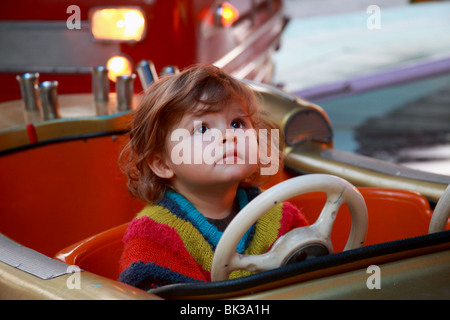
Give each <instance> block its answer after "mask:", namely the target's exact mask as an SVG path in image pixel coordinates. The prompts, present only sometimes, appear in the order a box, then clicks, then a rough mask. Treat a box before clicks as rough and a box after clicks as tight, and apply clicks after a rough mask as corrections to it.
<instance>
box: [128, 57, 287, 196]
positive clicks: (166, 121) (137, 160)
mask: <svg viewBox="0 0 450 320" xmlns="http://www.w3.org/2000/svg"><path fill="white" fill-rule="evenodd" d="M230 102H237V103H239V104H240V105H242V106H243V108H244V109H245V110H246V111H247V113H248V115H249V119H250V121H251V123H252V125H253V128H254V129H256V130H258V129H268V133H269V134H270V132H271V130H270V129H276V127H275V126H274V125H273V124H272V123H271V122H270V121H268V120H266V119H265V118H264V117H262V116H261V113H260V112H259V101H258V98H257V96H256V95H255V93H254V92H253V91H252V90H251V89H250V88H249V87H248V86H247V85H246V84H245V83H243V82H241V81H239V80H237V79H235V78H233V77H231V76H229V75H228V74H226V73H225V72H223V71H222V70H221V69H219V68H217V67H215V66H212V65H195V66H192V67H189V68H187V69H185V70H183V72H180V73H177V74H173V75H168V76H165V77H162V78H161V79H159V80H158V81H156V82H154V83H153V84H152V85H151V86H150V87H149V88H148V89H147V90H146V92H145V93H144V96H143V98H142V100H141V101H140V103H139V105H138V108H137V110H136V111H135V113H134V115H133V119H132V125H131V131H130V134H129V136H130V141H129V142H128V144H127V145H126V146H125V148H124V149H123V151H122V153H121V155H120V158H119V163H120V166H121V168H122V171H123V172H124V173H125V174H126V176H127V178H128V188H129V190H130V193H131V194H132V195H133V196H135V197H137V198H139V199H141V200H144V201H148V202H154V201H157V200H158V199H160V198H161V197H162V196H163V195H164V192H165V190H166V188H167V187H168V181H165V179H161V178H160V177H158V176H157V175H156V174H154V173H153V171H152V170H151V168H150V166H149V164H148V159H149V158H150V157H152V156H153V155H160V156H161V157H164V156H165V154H166V150H165V144H164V143H163V142H164V141H167V140H166V139H167V137H168V135H169V133H170V132H171V130H173V128H174V127H175V125H176V124H177V123H178V122H179V121H180V120H181V119H182V117H183V115H184V114H186V113H204V112H214V111H219V110H221V109H222V108H226V107H227V105H230ZM281 141H282V139H280V141H279V143H281ZM279 148H280V147H279ZM281 157H282V153H281V152H279V160H280V162H279V163H280V166H281V164H282V161H281ZM260 166H263V165H262V164H260ZM257 171H258V172H255V174H254V175H252V176H251V177H249V178H248V179H246V180H245V181H242V182H241V184H243V185H256V184H258V183H259V182H260V181H261V179H260V174H259V170H257Z"/></svg>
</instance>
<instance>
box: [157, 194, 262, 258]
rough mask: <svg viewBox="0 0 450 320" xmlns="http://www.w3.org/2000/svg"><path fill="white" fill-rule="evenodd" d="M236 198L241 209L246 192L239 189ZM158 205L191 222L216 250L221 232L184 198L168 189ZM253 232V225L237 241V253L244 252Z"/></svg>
mask: <svg viewBox="0 0 450 320" xmlns="http://www.w3.org/2000/svg"><path fill="white" fill-rule="evenodd" d="M236 196H237V199H238V203H239V207H240V209H242V208H243V207H244V206H245V205H247V203H248V197H247V192H246V191H245V190H244V189H241V188H239V189H238V191H237V194H236ZM252 196H253V194H252ZM159 205H162V206H164V207H166V208H167V209H169V210H170V211H171V212H172V213H173V214H175V215H176V216H178V217H179V218H181V219H183V220H186V221H189V222H191V223H192V225H193V226H194V227H195V228H197V229H198V230H199V231H200V233H201V234H202V235H203V236H204V238H205V239H206V241H207V242H208V243H209V244H210V245H211V246H212V247H213V250H215V249H216V246H217V244H218V243H219V240H220V238H221V237H222V234H223V232H221V231H219V230H218V229H217V228H216V226H214V225H212V224H211V223H209V222H208V220H207V219H206V218H205V217H204V216H203V214H201V213H200V212H199V211H198V210H197V209H196V208H195V207H194V205H193V204H192V203H190V202H189V201H188V200H187V199H186V198H185V197H183V196H182V195H181V194H179V193H177V192H175V191H172V190H170V189H169V190H167V191H166V194H165V196H164V199H163V200H162V201H161V202H160V203H159ZM254 232H255V225H253V226H252V227H251V228H250V229H248V230H247V232H246V233H245V234H244V236H243V237H242V239H241V240H240V241H239V244H238V246H237V248H236V251H237V252H239V253H243V252H244V251H245V249H246V248H247V247H248V245H249V244H250V241H251V239H252V238H253V234H254Z"/></svg>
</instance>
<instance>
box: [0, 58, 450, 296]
mask: <svg viewBox="0 0 450 320" xmlns="http://www.w3.org/2000/svg"><path fill="white" fill-rule="evenodd" d="M140 68H142V69H141V70H140V72H139V75H140V78H141V80H142V81H146V78H145V74H146V72H147V73H148V72H149V70H150V67H149V66H148V65H145V64H142V65H141V67H140ZM96 70H97V71H98V73H95V72H94V73H93V80H94V81H93V83H94V84H95V83H96V81H97V80H98V81H100V83H101V82H102V81H101V80H102V79H103V80H104V79H105V77H106V73H105V72H100V71H101V70H103V69H102V68H98V69H96ZM103 71H104V70H103ZM173 72H176V70H174V71H173ZM24 78H26V77H24ZM243 81H246V82H247V83H248V84H249V85H250V86H251V87H252V89H253V90H254V91H255V92H257V93H258V96H259V97H260V99H261V105H262V108H263V110H264V111H265V112H266V115H267V117H269V118H270V119H271V120H272V121H274V122H275V123H276V124H278V126H279V127H280V129H281V130H282V132H283V136H284V139H285V142H286V148H285V150H284V153H285V160H284V161H285V163H284V166H285V168H284V170H282V171H281V172H280V173H279V174H278V175H277V176H276V177H275V179H274V180H273V181H272V182H270V184H267V185H265V186H264V189H266V191H265V192H263V193H262V194H261V195H260V196H258V197H257V198H255V199H254V200H253V201H252V202H250V203H249V204H248V205H247V206H246V207H245V208H244V209H243V210H242V211H241V212H240V213H239V214H238V215H237V216H236V218H235V219H234V220H233V221H232V222H231V223H230V225H229V226H228V228H227V229H226V230H225V232H224V234H223V236H222V238H221V240H220V242H219V244H218V246H217V249H216V253H215V256H214V260H213V263H212V266H211V273H212V281H211V282H207V283H194V284H175V285H167V286H163V287H160V288H157V289H155V290H152V291H151V292H144V291H142V290H140V289H137V288H134V287H131V286H128V285H125V284H123V283H120V282H118V281H117V278H118V260H119V257H120V254H121V251H122V248H123V243H122V236H123V234H124V232H125V229H126V227H127V225H128V223H129V221H130V220H131V219H132V218H133V217H134V215H135V214H136V213H137V212H138V211H140V209H141V208H142V207H143V206H144V203H142V202H140V201H138V200H136V199H134V198H132V197H131V196H130V195H129V194H128V191H127V188H126V182H125V177H124V176H123V175H122V174H121V172H120V171H119V169H118V165H117V159H118V156H119V153H120V150H121V149H122V147H123V146H124V143H126V133H127V130H128V125H129V120H130V117H131V115H132V113H133V110H134V109H135V108H136V105H137V101H138V100H139V99H140V95H139V94H133V90H130V87H129V86H130V82H129V81H128V82H124V83H122V84H119V85H118V86H117V90H116V94H108V100H107V101H100V100H98V99H97V97H98V96H99V91H100V92H101V90H102V88H103V87H102V86H96V85H94V92H93V93H92V94H69V95H59V96H58V95H57V94H56V91H55V90H54V89H52V86H51V84H40V85H39V86H38V87H39V94H40V98H41V99H40V101H41V106H40V107H41V109H40V110H37V111H36V110H26V109H25V110H24V108H23V101H22V100H14V101H9V102H5V103H1V104H0V108H1V109H2V116H1V122H0V126H1V127H0V128H1V129H0V177H1V178H0V194H1V197H2V201H0V232H1V234H0V244H1V245H0V297H1V298H2V299H230V298H233V299H304V298H314V299H321V298H322V299H327V298H333V299H337V298H339V299H399V298H400V299H409V298H411V299H433V298H437V299H448V298H450V286H449V283H450V269H449V268H448V266H449V264H450V231H448V229H449V227H450V224H449V222H448V219H449V213H450V188H448V187H447V186H448V185H449V184H450V178H449V177H448V176H443V175H438V174H432V173H426V172H421V171H417V170H413V169H409V168H406V167H403V166H400V165H394V164H391V163H387V162H384V161H381V160H376V159H372V158H369V157H365V156H360V155H356V154H352V153H346V152H342V151H339V150H335V149H334V148H333V132H332V128H331V125H330V121H329V119H328V117H327V115H326V113H325V112H324V110H322V108H320V106H318V105H316V104H313V103H310V102H308V101H306V100H303V99H301V98H299V97H297V96H294V95H291V94H288V93H286V92H284V91H282V90H280V89H277V88H275V87H272V86H269V85H265V84H261V83H257V82H253V81H249V80H243ZM131 83H132V82H131ZM49 88H50V89H49ZM23 92H24V91H23ZM32 93H33V94H34V93H35V92H32ZM25 94H26V93H25ZM27 97H28V98H29V99H33V97H32V96H31V97H30V96H29V95H28V96H25V97H24V98H27ZM34 98H36V97H34ZM24 100H25V101H28V100H27V99H24ZM43 109H46V110H47V111H46V112H43V111H42V110H43ZM48 115H53V116H48ZM288 199H290V201H291V202H292V203H293V204H295V205H296V206H297V207H298V208H301V210H302V212H303V214H304V215H305V216H306V218H307V219H308V221H309V222H310V223H311V225H310V226H309V227H303V228H298V229H295V230H292V231H291V232H289V233H287V234H286V235H285V236H283V237H282V238H280V239H279V240H278V241H277V243H276V244H275V245H274V246H273V248H272V249H271V251H269V252H268V253H266V254H264V255H261V256H244V255H240V254H238V253H237V252H236V250H235V249H236V244H237V243H238V242H239V240H240V238H241V237H242V235H243V234H244V233H245V231H246V230H247V229H248V227H249V226H251V225H252V224H253V223H254V222H255V221H256V220H257V219H258V218H259V217H260V215H261V214H262V213H263V212H265V211H267V209H269V208H270V207H271V206H273V205H274V203H277V202H279V201H284V200H288ZM235 269H247V270H250V271H254V273H253V274H252V275H250V276H247V277H243V278H239V279H231V280H230V279H228V275H229V273H230V272H231V271H233V270H235Z"/></svg>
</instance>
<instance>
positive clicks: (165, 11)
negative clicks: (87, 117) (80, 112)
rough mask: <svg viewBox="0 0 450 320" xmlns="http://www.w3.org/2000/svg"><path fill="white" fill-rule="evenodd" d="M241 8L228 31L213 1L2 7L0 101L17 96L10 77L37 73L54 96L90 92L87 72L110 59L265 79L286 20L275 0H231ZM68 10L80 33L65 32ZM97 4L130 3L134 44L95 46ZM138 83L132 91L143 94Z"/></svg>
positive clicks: (100, 2)
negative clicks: (52, 84) (138, 17)
mask: <svg viewBox="0 0 450 320" xmlns="http://www.w3.org/2000/svg"><path fill="white" fill-rule="evenodd" d="M229 2H230V3H232V4H233V5H234V6H235V7H236V8H237V9H238V10H239V20H238V21H236V22H235V23H234V24H233V26H231V27H229V28H224V27H221V26H218V25H217V23H216V22H215V20H214V14H215V11H216V10H217V7H218V5H219V4H220V3H221V1H212V0H189V1H188V0H164V1H159V0H153V1H147V0H111V1H104V0H77V1H68V0H42V1H34V0H23V1H20V3H18V2H14V1H4V2H2V3H1V4H0V46H1V47H2V50H0V84H1V86H0V101H8V100H11V99H19V98H20V90H19V85H18V83H17V81H16V80H15V77H16V75H17V74H20V73H25V72H39V73H40V80H41V81H44V80H58V81H59V87H58V92H60V93H74V92H76V93H80V92H90V91H91V79H90V68H91V67H93V66H99V65H105V63H106V61H107V59H109V58H110V57H111V56H113V55H117V54H122V55H126V56H128V57H129V58H130V59H131V60H132V62H133V63H134V64H136V63H137V62H139V61H140V60H143V59H146V60H151V61H153V62H154V64H155V66H156V70H157V71H158V72H159V71H160V70H161V69H162V68H163V67H164V66H167V65H176V66H178V67H179V68H183V67H186V66H188V65H191V64H194V63H211V64H215V65H217V66H219V67H221V68H223V69H224V70H226V71H227V72H229V73H231V74H234V75H236V76H237V77H240V78H249V79H253V80H257V81H261V82H269V81H270V78H271V75H272V61H271V55H272V53H273V51H274V50H276V49H277V48H278V46H279V38H280V34H281V32H282V30H283V28H284V26H285V23H286V20H285V18H284V17H283V15H282V2H281V0H256V1H236V0H234V1H229ZM71 5H76V6H77V7H78V8H79V18H80V28H79V29H69V28H68V26H67V21H68V20H70V21H72V20H71V19H73V18H74V17H73V13H72V11H70V10H68V7H69V6H71ZM99 6H113V7H114V6H135V7H139V8H141V9H142V10H143V12H144V14H145V19H146V24H147V29H146V36H145V38H144V39H143V40H142V41H140V42H134V43H126V42H100V41H97V40H95V39H94V38H93V36H92V34H91V31H90V23H89V20H88V19H89V12H90V10H91V9H92V8H95V7H99ZM140 86H141V84H140V83H139V81H136V86H135V87H136V90H140V89H141V87H140Z"/></svg>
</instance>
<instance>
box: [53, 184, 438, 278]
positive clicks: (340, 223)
mask: <svg viewBox="0 0 450 320" xmlns="http://www.w3.org/2000/svg"><path fill="white" fill-rule="evenodd" d="M359 190H360V192H361V194H362V195H363V197H364V199H365V201H366V204H367V208H368V213H369V228H368V232H367V237H366V242H365V245H372V244H377V243H383V242H388V241H393V240H399V239H405V238H410V237H415V236H420V235H425V234H427V232H428V226H429V223H430V219H431V214H432V211H431V209H430V206H429V204H428V201H427V200H426V199H425V198H424V197H422V196H421V195H419V194H418V193H415V192H410V191H405V190H394V189H392V190H391V189H377V188H359ZM291 202H292V203H293V204H294V205H296V206H297V207H298V208H299V209H300V210H301V211H302V212H303V214H304V215H305V216H306V218H307V219H308V221H309V223H314V221H315V220H316V219H317V217H318V215H319V214H320V212H321V210H322V207H323V204H324V203H325V195H324V194H322V193H309V194H305V195H301V196H298V197H295V198H293V199H291ZM127 226H128V223H125V224H122V225H119V226H117V227H114V228H112V229H109V230H106V231H104V232H101V233H99V234H97V235H94V236H92V237H89V238H87V239H86V240H83V241H80V242H78V243H76V244H74V245H71V246H69V247H67V248H65V249H63V250H61V251H59V252H58V253H57V254H56V256H55V258H56V259H59V260H61V261H63V262H65V263H67V264H70V265H78V266H79V267H80V268H82V269H83V270H86V271H90V272H93V273H96V274H99V275H102V276H105V277H108V278H110V279H114V280H116V279H117V278H118V277H119V258H120V255H121V252H122V250H123V243H122V237H123V234H124V232H125V230H126V228H127ZM349 232H350V212H349V211H348V208H347V206H346V205H343V206H342V207H341V209H340V210H339V213H338V215H337V218H336V221H335V223H334V227H333V232H332V234H331V238H332V242H333V246H334V251H335V252H340V251H342V250H343V248H344V246H345V243H346V242H347V237H348V234H349Z"/></svg>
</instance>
